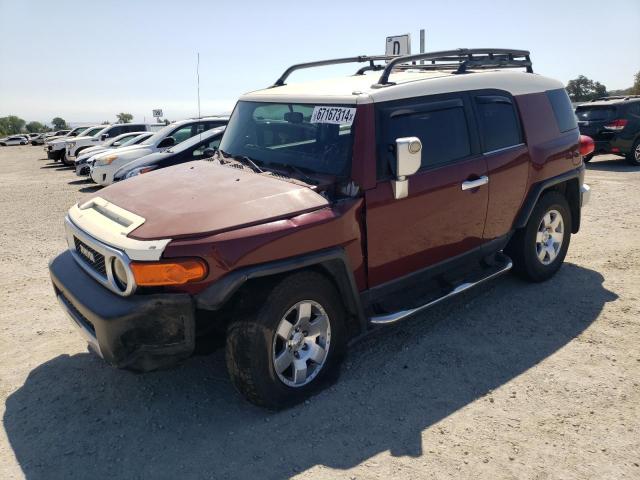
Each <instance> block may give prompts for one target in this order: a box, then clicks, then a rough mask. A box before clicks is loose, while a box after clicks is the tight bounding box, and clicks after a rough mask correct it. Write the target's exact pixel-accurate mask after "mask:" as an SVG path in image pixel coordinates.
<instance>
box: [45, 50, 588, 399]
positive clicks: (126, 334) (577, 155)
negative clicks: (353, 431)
mask: <svg viewBox="0 0 640 480" xmlns="http://www.w3.org/2000/svg"><path fill="white" fill-rule="evenodd" d="M458 59H460V60H458ZM348 60H349V61H351V62H366V63H367V64H369V63H371V64H373V63H374V62H375V61H384V60H386V61H387V63H385V64H381V65H380V66H377V67H375V68H377V69H382V70H383V71H382V73H381V74H380V77H379V78H378V79H373V78H372V75H368V74H365V75H363V74H356V75H352V76H347V77H344V78H340V79H332V80H325V81H314V82H310V83H296V84H295V85H291V86H289V85H287V84H286V79H287V76H288V75H289V74H290V73H292V72H294V71H296V70H297V69H299V68H305V67H307V68H308V67H309V66H310V65H309V64H306V65H305V64H302V65H299V66H293V67H290V68H289V69H287V71H286V72H285V74H283V75H282V77H281V78H280V79H279V80H278V81H277V82H276V83H275V84H274V86H273V87H271V88H267V89H265V90H260V91H256V92H252V93H249V94H247V95H244V96H243V97H241V98H240V100H239V102H238V103H237V105H236V107H235V109H234V111H233V114H232V116H231V119H230V120H229V124H228V126H227V129H226V131H225V133H224V136H223V138H222V142H221V144H220V148H219V150H218V153H217V154H216V158H215V160H213V161H196V162H190V163H187V164H183V165H178V166H175V167H171V168H167V169H164V170H160V171H157V172H151V173H149V174H146V175H139V176H137V177H134V178H131V179H129V180H127V181H126V182H120V183H117V184H115V185H112V186H110V187H107V188H105V189H102V190H100V192H99V193H97V194H96V196H94V197H92V198H90V199H88V200H83V201H82V202H81V203H80V204H78V205H75V206H73V207H72V208H71V209H70V210H69V213H68V216H67V218H66V222H65V223H66V231H67V241H68V245H69V249H68V250H67V251H65V252H64V253H62V254H60V255H59V256H58V257H56V258H55V259H54V260H53V261H52V262H51V264H50V266H49V268H50V272H51V277H52V280H53V286H54V290H55V294H56V295H57V297H58V299H59V301H60V303H61V304H62V306H63V308H64V309H65V310H66V312H67V313H68V314H69V316H70V317H71V318H72V320H73V322H74V323H75V324H76V325H77V326H78V327H79V328H80V330H81V332H82V333H83V335H84V336H85V338H86V339H87V340H88V342H89V344H90V348H91V349H92V350H93V351H94V352H96V353H97V354H98V355H99V356H101V357H102V358H103V359H104V360H106V361H107V362H108V363H110V364H112V365H115V366H117V367H122V368H130V369H137V370H150V369H154V368H158V367H166V366H169V365H171V364H172V363H175V362H176V361H179V360H181V359H183V358H185V357H187V356H189V355H191V353H192V352H193V351H194V346H195V344H196V341H197V340H198V339H200V338H204V336H206V335H212V334H216V333H217V334H220V335H226V362H227V367H228V370H229V373H230V376H231V379H232V381H233V384H234V385H235V387H236V388H237V389H238V390H239V391H240V392H241V393H242V394H243V395H245V396H246V398H248V399H249V400H250V401H252V402H254V403H256V404H258V405H264V406H267V407H271V408H280V407H283V406H286V405H290V404H292V403H295V402H299V401H300V400H302V399H303V398H305V397H307V396H308V395H309V394H310V393H311V392H312V391H314V390H316V389H318V388H319V387H321V386H322V385H324V384H325V383H326V380H328V379H329V378H331V377H332V376H333V375H334V374H335V373H336V371H337V369H338V368H339V364H340V361H341V359H342V358H343V356H344V354H345V353H346V352H347V351H348V349H349V345H350V344H351V343H350V341H351V340H353V339H356V338H358V337H359V336H360V335H362V334H364V333H365V332H367V331H368V330H370V329H372V328H376V327H378V326H382V325H387V324H391V323H394V322H397V321H400V320H402V319H404V318H406V317H408V316H410V315H413V314H415V313H417V312H420V311H423V310H424V309H426V308H428V307H430V306H432V305H434V304H436V303H438V302H440V301H442V300H445V299H448V298H450V297H452V296H454V295H456V294H458V293H460V292H464V291H466V290H468V289H469V288H471V287H473V286H474V285H477V284H480V283H482V282H484V281H487V280H489V279H492V278H494V277H496V276H498V275H500V274H503V273H505V272H507V271H509V270H510V269H512V267H513V270H515V271H516V272H517V273H518V274H519V275H521V276H522V277H523V278H525V279H528V280H530V281H534V282H537V281H543V280H546V279H548V278H550V277H552V276H553V275H554V274H555V273H556V272H557V271H558V269H559V268H560V267H561V265H562V263H563V261H564V258H565V255H566V253H567V249H568V247H569V241H570V239H571V234H574V233H577V232H578V230H579V228H580V223H581V207H582V206H583V205H584V204H585V203H586V202H587V200H588V199H589V193H590V190H589V188H588V186H587V185H585V184H584V182H583V178H584V165H583V163H582V158H583V156H584V155H587V154H589V153H590V152H591V151H592V149H593V143H592V142H590V140H589V139H588V138H586V137H581V136H580V133H579V131H578V126H577V123H576V118H575V115H574V113H573V108H572V106H571V102H570V100H569V97H568V96H567V93H566V91H565V89H564V85H563V84H562V83H561V82H559V81H556V80H552V79H549V78H546V77H544V76H542V75H533V70H532V66H531V62H530V57H529V52H526V51H518V50H502V49H500V50H498V49H495V50H493V49H477V50H453V51H449V52H437V53H424V54H418V55H412V56H406V57H355V58H352V59H348ZM420 60H424V62H425V63H424V64H418V63H416V64H415V65H413V64H412V63H413V62H418V61H420ZM346 61H347V59H338V60H333V61H331V60H329V61H325V62H321V64H322V65H328V64H338V63H346ZM515 67H524V68H526V69H527V72H517V71H514V68H515ZM365 68H367V69H369V68H371V67H368V66H367V67H365ZM409 69H411V70H409ZM360 73H361V71H360ZM375 75H376V77H377V75H378V74H375ZM372 83H373V85H372ZM541 301H544V300H543V299H541ZM479 321H481V319H480V320H479ZM416 328H419V325H417V327H416ZM424 368H427V369H428V368H429V366H428V365H425V366H424Z"/></svg>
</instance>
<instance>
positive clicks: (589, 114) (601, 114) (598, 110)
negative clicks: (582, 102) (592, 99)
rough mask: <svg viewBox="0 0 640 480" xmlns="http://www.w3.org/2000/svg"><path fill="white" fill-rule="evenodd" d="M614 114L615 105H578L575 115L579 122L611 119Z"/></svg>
mask: <svg viewBox="0 0 640 480" xmlns="http://www.w3.org/2000/svg"><path fill="white" fill-rule="evenodd" d="M615 116H616V109H615V107H588V106H587V107H578V108H577V109H576V117H578V120H579V121H581V122H599V121H605V120H612V119H613V117H615Z"/></svg>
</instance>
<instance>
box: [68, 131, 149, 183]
mask: <svg viewBox="0 0 640 480" xmlns="http://www.w3.org/2000/svg"><path fill="white" fill-rule="evenodd" d="M152 135H153V132H133V133H123V134H122V135H118V136H117V137H115V138H114V139H113V140H111V141H110V142H107V143H105V144H104V145H100V146H97V147H91V148H87V149H86V150H83V151H82V152H80V154H79V155H78V156H77V157H76V162H75V163H76V175H78V176H79V177H87V176H89V170H90V168H91V165H93V161H94V158H95V157H96V156H97V155H99V154H101V153H104V152H107V151H109V152H112V151H114V150H117V149H120V148H124V147H128V146H131V145H139V144H141V143H142V142H144V141H145V140H147V139H148V138H149V137H151V136H152ZM111 142H112V143H111ZM108 143H111V144H110V145H107V144H108ZM94 149H95V150H94Z"/></svg>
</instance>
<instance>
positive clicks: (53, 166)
mask: <svg viewBox="0 0 640 480" xmlns="http://www.w3.org/2000/svg"><path fill="white" fill-rule="evenodd" d="M69 168H70V167H67V166H66V165H63V164H62V163H57V162H50V163H47V164H46V165H42V166H41V167H40V169H41V170H47V169H49V170H51V169H54V170H69Z"/></svg>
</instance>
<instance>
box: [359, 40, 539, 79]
mask: <svg viewBox="0 0 640 480" xmlns="http://www.w3.org/2000/svg"><path fill="white" fill-rule="evenodd" d="M529 56H530V53H529V51H528V50H511V49H506V48H459V49H457V50H443V51H440V52H426V53H417V54H415V55H404V56H402V57H395V58H394V59H393V60H391V61H390V62H389V63H387V66H386V67H385V69H384V72H382V75H380V79H379V80H378V83H377V84H374V85H372V86H373V87H374V88H380V87H385V86H388V85H394V83H393V82H390V81H389V75H391V72H392V71H393V69H394V68H401V69H404V70H406V69H416V68H417V69H426V70H449V69H451V70H453V69H456V71H455V72H454V73H457V74H460V73H467V70H468V69H470V68H475V69H482V68H525V69H526V71H527V73H533V68H532V63H531V58H530V57H529ZM425 60H430V61H431V63H426V64H424V63H420V64H416V63H415V62H417V61H425Z"/></svg>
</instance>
